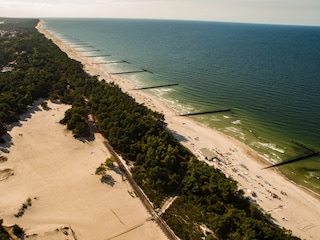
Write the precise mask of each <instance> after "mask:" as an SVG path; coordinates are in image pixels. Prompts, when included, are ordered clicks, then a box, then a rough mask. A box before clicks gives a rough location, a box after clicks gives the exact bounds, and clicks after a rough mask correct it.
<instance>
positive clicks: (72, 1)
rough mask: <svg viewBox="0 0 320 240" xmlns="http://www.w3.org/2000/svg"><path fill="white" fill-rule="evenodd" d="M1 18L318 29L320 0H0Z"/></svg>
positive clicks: (319, 23)
mask: <svg viewBox="0 0 320 240" xmlns="http://www.w3.org/2000/svg"><path fill="white" fill-rule="evenodd" d="M0 16H1V17H32V18H46V17H80V18H143V19H144V18H147V19H180V20H203V21H223V22H251V23H271V24H290V25H316V26H320V0H0Z"/></svg>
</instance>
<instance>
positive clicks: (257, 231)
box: [0, 18, 298, 239]
mask: <svg viewBox="0 0 320 240" xmlns="http://www.w3.org/2000/svg"><path fill="white" fill-rule="evenodd" d="M0 21H4V22H5V24H1V25H0V31H2V32H3V33H4V34H3V35H1V37H0V136H2V135H4V134H6V133H7V126H8V125H9V124H10V123H13V122H16V121H18V120H19V114H21V113H24V112H25V111H26V110H27V109H28V106H30V105H31V104H32V103H33V102H34V101H35V100H37V99H39V98H43V99H50V100H51V101H55V102H61V103H65V104H70V105H72V107H71V108H70V109H69V110H68V111H66V113H65V117H64V118H63V119H62V120H61V123H62V124H65V125H66V127H67V128H68V129H69V130H71V131H72V132H73V135H74V136H75V137H76V138H78V137H86V136H89V135H90V131H89V127H88V114H92V115H93V116H94V119H95V122H96V124H97V127H98V129H99V131H100V132H101V133H102V134H103V136H104V137H105V138H106V139H108V142H109V143H110V145H111V146H112V147H113V148H114V149H115V151H116V152H117V153H118V154H119V155H121V156H122V157H123V159H125V160H126V161H127V163H130V164H132V165H133V168H132V175H133V177H134V179H135V181H136V182H137V183H138V185H139V186H140V187H141V188H142V189H143V191H144V192H145V193H146V194H147V196H148V197H149V199H150V200H151V201H152V202H153V204H154V206H155V208H157V207H159V206H160V205H161V203H162V202H163V201H164V200H165V199H166V198H167V197H169V196H172V195H175V196H178V197H177V199H176V200H175V202H174V203H173V205H172V206H171V207H170V208H169V209H168V210H167V211H166V212H165V214H164V215H163V216H162V217H163V219H164V220H165V221H166V222H167V223H168V225H169V226H170V227H171V228H172V229H173V231H174V232H175V233H176V235H177V236H178V237H179V238H181V239H298V238H297V237H294V236H292V235H291V233H290V231H288V230H286V229H282V228H280V227H278V226H277V225H275V224H274V223H273V222H272V219H271V218H270V216H268V215H266V214H265V213H264V212H263V211H262V210H261V209H259V207H258V206H256V205H252V204H251V203H250V202H249V199H247V198H245V197H244V195H243V191H242V190H241V189H239V187H238V186H237V182H236V181H234V180H233V179H231V178H228V177H226V176H225V175H224V173H223V172H221V171H220V170H218V169H215V168H213V167H209V166H208V165H206V164H205V163H203V162H200V161H199V160H197V159H196V157H195V156H194V155H193V154H192V153H191V152H190V151H189V150H188V149H187V148H185V147H184V146H182V145H181V144H180V143H179V142H178V141H177V140H176V139H175V138H174V137H173V135H172V134H171V133H169V132H168V131H167V130H166V129H165V126H166V123H165V118H164V115H163V114H161V113H158V112H154V111H152V110H150V109H148V108H147V107H146V106H145V105H143V104H138V103H136V102H135V100H134V99H133V98H132V97H131V96H129V95H128V94H127V93H124V92H123V91H122V90H121V88H120V87H119V86H118V85H117V84H115V83H114V82H111V83H109V82H107V81H105V80H102V81H99V80H98V78H97V77H95V76H89V75H88V74H86V73H85V72H84V70H83V66H82V64H81V63H80V62H77V61H75V60H72V59H70V58H68V56H67V55H66V54H65V53H63V52H62V51H61V50H60V49H59V48H58V47H57V46H56V45H55V44H53V42H52V41H51V40H48V39H46V38H45V37H44V36H43V35H42V34H40V33H39V32H38V31H37V30H36V29H35V25H36V24H37V23H38V20H31V19H27V20H23V19H20V20H13V19H1V18H0ZM4 70H5V71H4ZM2 141H4V140H3V139H2ZM97 167H98V166H97ZM0 217H1V216H0ZM203 229H206V230H203Z"/></svg>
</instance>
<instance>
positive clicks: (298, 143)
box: [292, 140, 317, 153]
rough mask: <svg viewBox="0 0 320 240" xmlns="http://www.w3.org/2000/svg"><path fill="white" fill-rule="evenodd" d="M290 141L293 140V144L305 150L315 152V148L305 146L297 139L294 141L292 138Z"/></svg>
mask: <svg viewBox="0 0 320 240" xmlns="http://www.w3.org/2000/svg"><path fill="white" fill-rule="evenodd" d="M292 142H293V143H294V144H296V145H298V146H300V147H302V148H304V149H306V150H307V151H309V152H311V153H315V152H317V151H316V150H314V149H312V148H310V147H308V146H306V145H304V144H302V143H300V142H297V141H294V140H292Z"/></svg>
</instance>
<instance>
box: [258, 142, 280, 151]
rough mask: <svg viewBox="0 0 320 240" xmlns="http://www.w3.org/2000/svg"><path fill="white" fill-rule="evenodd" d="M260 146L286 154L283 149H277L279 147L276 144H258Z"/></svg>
mask: <svg viewBox="0 0 320 240" xmlns="http://www.w3.org/2000/svg"><path fill="white" fill-rule="evenodd" d="M258 144H260V145H261V146H263V147H266V148H270V149H272V150H274V151H277V152H279V153H284V149H281V148H277V145H276V144H274V143H262V142H258Z"/></svg>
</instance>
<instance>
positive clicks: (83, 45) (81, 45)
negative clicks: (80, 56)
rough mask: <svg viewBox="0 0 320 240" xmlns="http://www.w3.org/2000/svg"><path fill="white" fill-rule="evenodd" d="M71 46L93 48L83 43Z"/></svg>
mask: <svg viewBox="0 0 320 240" xmlns="http://www.w3.org/2000/svg"><path fill="white" fill-rule="evenodd" d="M71 45H72V44H71ZM73 45H75V46H74V48H83V47H87V48H93V46H91V45H88V44H85V43H83V44H73Z"/></svg>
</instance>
